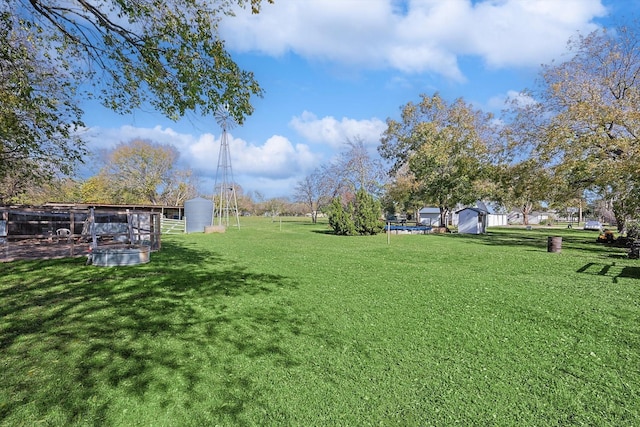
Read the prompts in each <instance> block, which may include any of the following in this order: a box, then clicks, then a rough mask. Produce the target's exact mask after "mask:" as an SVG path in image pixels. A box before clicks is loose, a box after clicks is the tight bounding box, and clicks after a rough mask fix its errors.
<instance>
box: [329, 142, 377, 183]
mask: <svg viewBox="0 0 640 427" xmlns="http://www.w3.org/2000/svg"><path fill="white" fill-rule="evenodd" d="M345 145H346V149H345V150H344V151H342V152H341V153H340V155H339V157H338V160H337V164H336V167H337V170H338V171H339V172H340V176H341V179H342V180H343V181H344V183H345V185H346V186H347V187H348V188H350V189H351V191H352V192H353V193H356V192H357V191H358V190H360V189H362V190H364V191H365V192H367V193H369V194H373V195H380V193H381V190H382V188H383V184H384V181H385V174H384V168H383V166H382V163H381V162H380V160H379V159H376V158H374V157H373V156H371V154H370V153H369V152H368V151H367V147H366V146H365V144H364V140H363V139H362V138H360V137H354V138H347V141H346V143H345Z"/></svg>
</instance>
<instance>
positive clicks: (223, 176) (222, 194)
mask: <svg viewBox="0 0 640 427" xmlns="http://www.w3.org/2000/svg"><path fill="white" fill-rule="evenodd" d="M214 117H215V119H216V122H217V123H218V125H219V126H220V127H221V128H222V136H221V137H220V154H219V156H218V169H217V171H216V181H215V186H214V196H213V218H212V220H213V224H212V225H219V226H225V227H228V226H229V215H230V214H231V215H235V217H236V226H237V227H238V229H240V217H239V215H238V199H237V197H236V191H235V187H234V186H235V183H234V182H233V170H232V168H231V154H230V152H229V139H228V137H227V130H228V129H232V128H233V127H234V126H235V125H236V123H235V121H234V120H233V117H232V116H231V114H230V113H229V109H228V108H227V107H219V108H218V109H217V110H216V112H215V114H214ZM216 196H217V200H216Z"/></svg>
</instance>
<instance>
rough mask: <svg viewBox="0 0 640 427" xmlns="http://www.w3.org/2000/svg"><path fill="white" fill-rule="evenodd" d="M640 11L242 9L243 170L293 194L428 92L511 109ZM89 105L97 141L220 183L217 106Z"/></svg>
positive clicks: (556, 0) (352, 3) (280, 0)
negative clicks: (599, 33)
mask: <svg viewBox="0 0 640 427" xmlns="http://www.w3.org/2000/svg"><path fill="white" fill-rule="evenodd" d="M638 12H640V0H484V1H483V0H475V1H470V0H275V4H273V5H270V4H267V3H266V2H265V4H264V5H263V9H262V12H261V13H260V14H259V15H251V14H250V13H248V12H247V11H243V10H240V11H238V13H237V14H236V16H235V17H231V18H226V19H225V20H224V21H223V23H222V25H221V34H222V37H223V38H224V39H225V41H226V43H227V48H228V50H229V51H230V52H231V53H232V55H233V57H234V59H235V60H236V61H237V62H238V63H239V64H240V65H241V67H242V68H244V69H247V70H251V71H253V72H254V73H255V76H256V78H257V80H258V82H259V83H260V85H261V86H262V88H263V89H264V90H265V95H264V97H263V98H256V99H254V102H253V105H254V106H255V112H254V114H253V115H252V116H249V117H248V118H247V119H246V121H245V123H244V124H243V126H241V127H236V128H234V129H232V130H231V131H230V132H229V136H228V137H229V139H228V140H229V145H230V152H231V163H232V168H233V175H234V180H235V181H236V182H237V183H238V184H240V185H241V186H242V188H243V190H244V191H245V193H247V192H256V191H258V192H260V193H261V194H262V195H263V196H265V197H267V198H271V197H281V196H283V197H287V196H291V195H292V194H293V189H294V187H295V184H296V183H297V182H298V181H299V180H300V179H302V178H303V177H304V176H306V175H308V174H309V173H310V172H311V171H312V170H313V169H315V168H316V167H318V166H320V165H322V164H326V163H328V162H330V161H331V160H332V159H333V158H334V157H335V156H336V155H337V154H338V153H340V152H341V151H343V150H344V149H345V143H346V141H347V140H348V139H351V140H353V139H355V138H358V139H361V140H363V141H364V142H365V144H366V145H367V147H369V148H370V149H371V152H372V153H375V148H376V147H377V145H378V144H379V139H380V134H381V133H382V132H383V131H384V130H385V129H386V125H385V120H386V119H387V118H393V119H397V118H398V117H399V112H400V108H401V107H402V106H403V105H404V104H406V103H407V102H409V101H417V100H418V99H419V95H420V94H422V93H426V94H432V93H434V92H439V93H440V94H441V95H442V96H443V97H445V98H447V99H450V100H453V99H455V98H458V97H462V98H464V99H465V100H466V101H467V102H469V103H473V104H474V105H476V106H477V107H478V108H482V109H483V110H485V111H491V112H494V113H499V111H500V109H501V108H502V106H503V102H504V100H505V99H506V97H507V96H508V95H509V94H514V93H517V92H518V91H521V90H523V89H525V88H531V87H533V85H534V80H535V78H536V77H537V75H538V72H539V70H540V68H539V67H540V64H547V63H550V62H551V61H552V60H554V59H555V60H562V58H563V53H564V52H565V48H566V43H567V41H568V39H569V38H570V37H571V36H574V35H576V34H577V33H581V34H587V33H589V32H591V31H593V30H595V29H597V28H599V27H602V26H608V25H612V24H615V23H619V22H621V21H622V20H625V19H628V18H633V17H636V18H637V17H638V15H639V14H638ZM84 108H85V113H86V115H85V124H86V125H87V130H86V134H85V135H86V139H87V141H88V146H89V149H90V150H91V151H94V152H97V151H99V150H101V149H109V148H112V147H114V146H115V145H117V144H118V143H120V142H128V141H130V140H132V139H135V138H143V139H148V140H151V141H154V142H157V143H162V144H171V145H173V146H175V147H176V148H177V149H178V151H179V152H180V162H181V163H182V164H183V165H187V166H189V167H191V168H192V169H193V170H194V171H195V172H196V174H197V175H198V176H199V177H200V180H201V188H200V191H201V192H202V193H203V194H211V193H213V187H214V183H215V175H216V169H217V164H218V155H219V150H220V148H219V147H220V136H221V129H220V128H219V126H218V125H217V123H216V121H215V119H214V118H213V117H210V116H209V117H201V116H196V115H193V114H190V115H188V116H187V117H185V118H183V119H181V120H180V121H178V122H173V121H171V120H168V119H165V118H164V117H162V115H161V114H160V113H157V112H153V111H137V112H135V113H134V114H131V115H119V114H115V113H113V112H110V111H108V110H105V109H103V108H102V107H100V106H96V105H94V104H87V105H85V106H84ZM84 169H85V170H84V174H93V173H97V169H98V166H97V165H95V164H92V163H89V165H88V168H84Z"/></svg>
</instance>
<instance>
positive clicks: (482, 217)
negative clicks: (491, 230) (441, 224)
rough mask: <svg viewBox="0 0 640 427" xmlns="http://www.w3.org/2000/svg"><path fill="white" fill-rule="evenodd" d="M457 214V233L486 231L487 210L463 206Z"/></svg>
mask: <svg viewBox="0 0 640 427" xmlns="http://www.w3.org/2000/svg"><path fill="white" fill-rule="evenodd" d="M456 213H457V214H458V233H464V234H484V233H486V231H487V217H488V215H487V211H485V210H483V209H480V208H464V209H461V210H459V211H458V212H456Z"/></svg>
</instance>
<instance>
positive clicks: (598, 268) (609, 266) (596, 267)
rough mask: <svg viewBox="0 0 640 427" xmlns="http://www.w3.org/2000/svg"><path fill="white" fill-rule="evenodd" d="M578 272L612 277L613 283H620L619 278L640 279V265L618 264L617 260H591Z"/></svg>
mask: <svg viewBox="0 0 640 427" xmlns="http://www.w3.org/2000/svg"><path fill="white" fill-rule="evenodd" d="M576 272H577V273H583V274H590V275H594V276H608V277H611V280H612V281H613V283H618V280H619V279H640V267H635V266H622V265H616V263H615V262H612V263H601V262H589V263H587V264H585V265H584V266H582V267H580V268H579V269H578V270H577V271H576Z"/></svg>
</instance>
